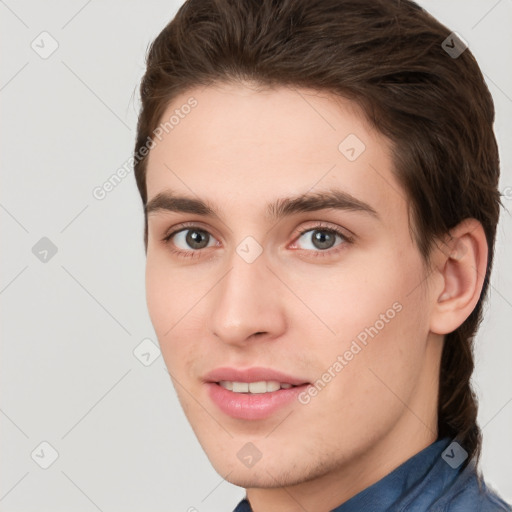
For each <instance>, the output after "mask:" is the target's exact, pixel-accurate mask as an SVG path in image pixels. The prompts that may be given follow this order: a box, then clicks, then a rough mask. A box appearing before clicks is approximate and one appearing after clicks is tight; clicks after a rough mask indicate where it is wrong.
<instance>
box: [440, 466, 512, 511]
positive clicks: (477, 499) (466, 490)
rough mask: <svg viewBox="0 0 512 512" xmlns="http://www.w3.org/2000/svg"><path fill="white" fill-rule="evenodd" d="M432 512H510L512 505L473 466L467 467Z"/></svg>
mask: <svg viewBox="0 0 512 512" xmlns="http://www.w3.org/2000/svg"><path fill="white" fill-rule="evenodd" d="M432 512H512V507H511V506H510V505H509V504H507V503H506V502H505V501H504V500H503V499H502V498H501V497H500V496H499V495H498V494H497V493H496V492H495V491H494V490H492V489H491V488H489V486H488V485H487V484H486V483H485V481H484V479H483V477H482V476H479V475H477V473H476V472H475V470H474V468H470V467H467V468H466V470H465V471H463V472H462V473H461V475H460V478H459V479H458V480H457V483H456V484H455V485H454V486H453V487H451V489H450V490H449V491H448V492H447V493H446V494H445V495H443V496H442V497H441V498H440V499H439V500H438V501H437V502H436V504H435V506H434V507H433V508H432Z"/></svg>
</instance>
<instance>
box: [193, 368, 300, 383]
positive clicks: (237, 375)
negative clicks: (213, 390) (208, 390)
mask: <svg viewBox="0 0 512 512" xmlns="http://www.w3.org/2000/svg"><path fill="white" fill-rule="evenodd" d="M203 379H204V381H205V382H220V381H222V380H227V381H230V382H260V381H270V380H272V381H277V382H280V383H281V384H283V383H288V384H292V385H294V386H298V385H301V384H308V382H307V381H306V380H305V379H301V378H298V377H292V376H291V375H287V374H286V373H283V372H280V371H277V370H273V369H272V368H263V367H258V366H254V367H252V368H245V369H243V370H242V369H238V368H229V367H223V368H215V370H212V371H211V372H208V373H207V374H206V375H204V377H203Z"/></svg>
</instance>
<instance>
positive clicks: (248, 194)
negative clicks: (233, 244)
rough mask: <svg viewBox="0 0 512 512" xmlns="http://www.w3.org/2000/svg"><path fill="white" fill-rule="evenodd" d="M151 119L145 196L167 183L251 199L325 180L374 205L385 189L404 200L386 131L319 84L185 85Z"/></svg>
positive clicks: (382, 201) (322, 185) (185, 190)
mask: <svg viewBox="0 0 512 512" xmlns="http://www.w3.org/2000/svg"><path fill="white" fill-rule="evenodd" d="M191 99H192V100H191ZM190 104H194V105H195V106H194V107H193V108H189V107H186V106H187V105H190ZM171 118H172V121H173V122H172V123H170V122H168V123H167V126H166V125H165V124H164V123H166V122H167V121H169V120H170V119H171ZM160 127H162V128H163V130H161V134H160V139H161V140H158V139H155V138H154V141H155V143H156V145H155V146H154V147H153V149H151V151H150V154H149V157H148V165H147V190H148V201H149V200H151V198H153V197H154V196H155V195H156V194H158V193H161V192H162V191H164V190H165V189H172V190H173V191H178V192H181V193H182V194H187V195H189V196H190V195H194V196H199V197H201V198H202V199H211V200H212V201H210V202H216V201H217V200H218V199H219V198H222V197H229V198H230V200H231V201H235V202H236V200H237V198H238V200H240V201H241V202H243V204H244V205H254V206H257V205H258V204H260V203H261V204H263V203H267V202H268V200H269V199H271V198H272V197H283V196H284V195H287V196H290V195H298V194H302V193H305V192H307V191H309V190H312V189H318V190H320V189H322V190H326V189H329V187H332V186H336V188H342V189H343V190H345V191H346V192H347V193H349V194H351V195H353V196H354V197H358V198H360V199H361V200H363V201H365V202H367V203H369V204H374V205H379V207H380V208H381V209H384V210H385V209H386V208H387V207H388V206H387V203H389V200H390V199H392V200H394V201H395V202H396V201H400V200H402V201H404V200H405V193H404V192H403V191H402V190H401V187H400V186H399V184H398V183H397V182H396V179H395V177H394V175H393V173H392V162H391V156H390V155H391V152H390V142H389V141H388V139H386V138H385V137H384V136H383V135H381V134H379V133H378V132H377V131H376V130H374V129H372V127H370V126H369V124H368V122H367V121H366V118H365V117H364V115H363V114H362V112H361V111H360V109H359V108H358V106H357V105H355V104H354V103H353V102H351V101H349V100H346V99H343V98H339V97H335V96H333V95H329V94H328V93H325V92H318V91H312V90H308V89H293V88H286V87H279V88H275V89H264V90H258V89H256V88H254V87H248V86H245V85H228V84H222V85H219V84H217V85H215V86H209V87H203V88H195V89H190V90H189V91H187V92H185V93H183V94H181V95H179V96H177V97H176V98H174V100H173V101H172V102H171V104H170V105H169V106H168V107H167V109H166V111H165V113H164V115H163V116H162V119H161V124H160ZM222 206H223V205H222V204H219V207H222Z"/></svg>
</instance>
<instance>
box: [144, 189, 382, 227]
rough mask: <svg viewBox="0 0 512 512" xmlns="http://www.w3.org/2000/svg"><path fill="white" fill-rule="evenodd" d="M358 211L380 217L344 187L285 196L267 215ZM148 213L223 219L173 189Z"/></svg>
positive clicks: (159, 196)
mask: <svg viewBox="0 0 512 512" xmlns="http://www.w3.org/2000/svg"><path fill="white" fill-rule="evenodd" d="M331 208H332V209H335V210H346V211H358V212H364V213H367V214H370V215H371V216H373V217H375V218H377V219H379V214H378V213H377V211H376V210H375V209H374V208H372V207H371V206H370V205H369V204H367V203H365V202H364V201H361V200H360V199H357V198H356V197H354V196H352V195H351V194H349V193H348V192H345V191H343V190H340V189H329V190H326V191H319V192H307V193H304V194H300V195H297V196H293V197H284V198H279V199H277V200H275V201H274V202H272V203H267V205H266V217H267V219H268V220H269V221H276V220H279V219H281V218H283V217H288V216H291V215H293V214H296V213H304V212H313V211H319V210H325V209H331ZM144 211H145V214H146V216H147V215H150V214H152V213H158V212H162V211H171V212H181V213H193V214H196V215H202V216H205V217H212V218H216V219H218V220H220V215H219V212H218V210H217V209H216V208H214V207H213V206H212V205H211V204H209V203H207V202H205V201H202V200H201V199H196V198H192V197H186V196H180V195H177V194H175V193H173V192H172V191H170V190H166V191H164V192H160V193H158V194H157V195H156V196H155V197H153V198H152V199H151V201H149V202H148V203H147V204H146V206H145V207H144Z"/></svg>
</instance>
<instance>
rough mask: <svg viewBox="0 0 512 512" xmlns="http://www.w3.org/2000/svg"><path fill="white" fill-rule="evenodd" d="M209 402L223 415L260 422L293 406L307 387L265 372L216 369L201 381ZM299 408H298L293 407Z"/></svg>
mask: <svg viewBox="0 0 512 512" xmlns="http://www.w3.org/2000/svg"><path fill="white" fill-rule="evenodd" d="M204 384H205V385H206V388H207V393H208V397H209V399H210V400H211V401H212V402H213V403H214V404H215V406H216V407H217V408H218V409H219V410H220V411H221V412H222V413H224V414H226V415H228V416H230V417H232V418H236V419H242V420H261V419H266V418H269V417H271V416H272V415H274V413H276V412H277V411H278V410H281V409H283V408H286V407H290V406H292V404H293V403H294V402H297V396H298V395H299V394H300V393H301V392H303V391H304V390H305V389H306V388H307V387H308V386H309V385H311V384H310V382H306V381H305V380H303V379H301V378H297V377H292V376H290V375H286V374H284V373H282V372H278V371H276V370H271V369H268V368H249V369H246V370H238V369H235V368H219V369H217V370H214V371H213V372H210V373H209V374H207V375H206V376H205V378H204ZM296 405H298V404H296Z"/></svg>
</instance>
